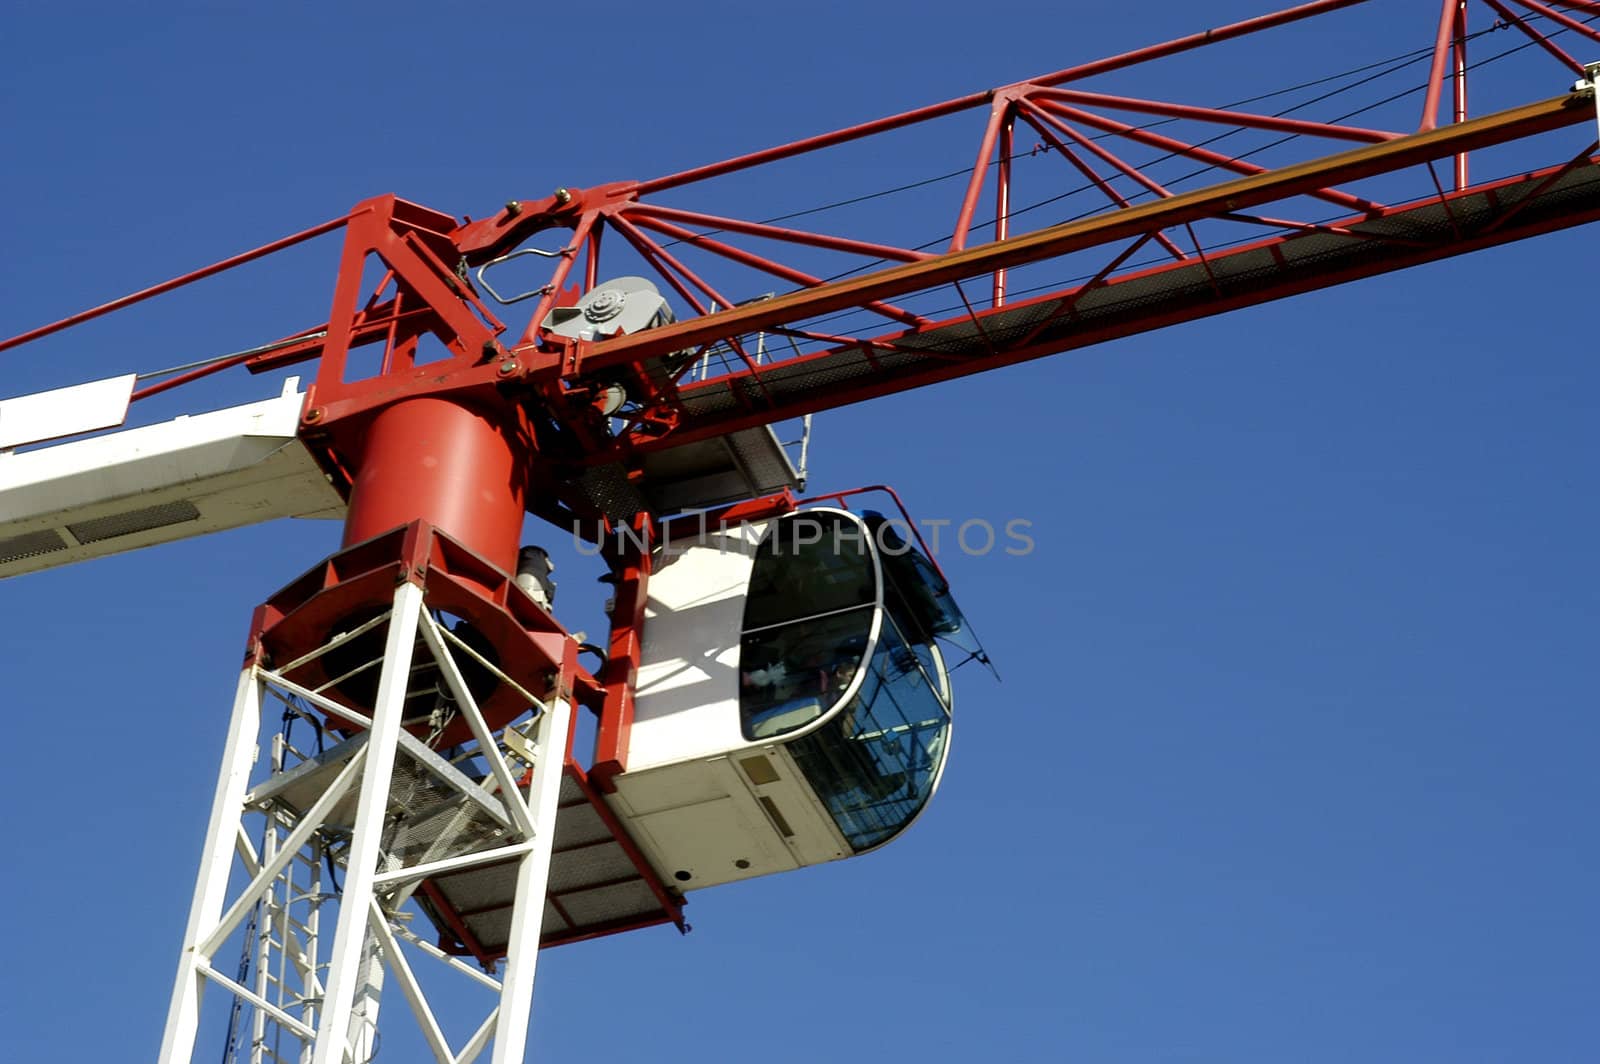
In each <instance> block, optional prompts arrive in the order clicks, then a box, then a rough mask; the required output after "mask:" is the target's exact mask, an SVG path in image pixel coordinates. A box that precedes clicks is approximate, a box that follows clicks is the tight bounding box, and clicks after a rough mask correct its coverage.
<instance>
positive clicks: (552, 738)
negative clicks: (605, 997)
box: [491, 698, 572, 1064]
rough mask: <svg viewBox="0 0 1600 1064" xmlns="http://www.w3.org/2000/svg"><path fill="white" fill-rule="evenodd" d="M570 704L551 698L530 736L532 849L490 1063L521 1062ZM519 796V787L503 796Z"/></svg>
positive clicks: (523, 871)
mask: <svg viewBox="0 0 1600 1064" xmlns="http://www.w3.org/2000/svg"><path fill="white" fill-rule="evenodd" d="M571 716H572V706H571V704H570V703H569V702H567V700H566V699H564V698H558V699H556V700H555V701H554V702H553V703H552V704H551V705H550V708H549V709H547V710H546V711H545V712H544V713H543V714H541V716H540V718H539V723H538V727H537V730H536V732H535V736H534V742H535V744H536V745H535V750H536V756H537V757H538V759H539V760H538V763H537V764H536V765H535V766H534V770H533V789H532V793H531V794H530V795H529V800H528V815H529V819H530V820H531V821H532V823H533V829H534V836H533V843H534V845H533V849H532V850H530V851H529V852H528V853H527V855H526V856H524V857H523V858H522V859H521V860H520V861H519V862H518V863H517V893H516V901H515V902H514V903H513V908H512V910H511V937H510V940H509V946H508V949H507V952H506V970H505V975H504V976H503V977H502V979H501V991H500V1010H499V1015H498V1016H497V1018H496V1020H495V1029H494V1055H493V1057H492V1058H491V1059H492V1060H493V1062H494V1064H522V1056H523V1050H524V1049H525V1048H526V1045H527V1040H528V1020H529V1017H530V1016H531V1015H532V1012H533V976H534V969H535V967H536V966H537V964H538V960H539V932H540V930H541V929H542V927H543V924H544V901H545V892H546V889H547V888H548V885H549V881H550V858H551V850H552V848H553V846H554V843H555V834H556V807H557V806H558V805H560V803H561V776H562V772H563V771H564V768H565V765H564V761H565V752H566V748H567V728H568V726H569V722H570V719H571ZM504 797H505V799H506V800H507V801H508V802H520V801H522V794H521V792H520V791H512V792H511V793H510V794H508V795H505V796H504Z"/></svg>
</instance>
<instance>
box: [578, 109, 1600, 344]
mask: <svg viewBox="0 0 1600 1064" xmlns="http://www.w3.org/2000/svg"><path fill="white" fill-rule="evenodd" d="M1593 106H1594V105H1593V103H1592V102H1591V101H1589V100H1588V99H1585V98H1583V97H1580V96H1575V95H1567V96H1558V97H1554V98H1552V99H1548V100H1543V101H1540V102H1538V103H1532V104H1526V105H1524V106H1522V107H1516V108H1512V109H1511V110H1508V111H1501V112H1499V113H1497V114H1492V115H1486V116H1484V117H1482V118H1476V119H1471V120H1469V121H1466V122H1461V123H1457V124H1453V125H1450V126H1444V127H1441V128H1439V129H1433V130H1429V131H1427V132H1425V133H1415V134H1411V135H1409V136H1406V137H1402V138H1399V139H1397V140H1391V141H1386V142H1384V143H1382V144H1373V145H1369V146H1364V147H1359V148H1354V149H1352V150H1350V151H1347V152H1341V153H1339V154H1337V155H1332V156H1329V157H1327V158H1324V159H1317V160H1313V161H1310V162H1304V163H1298V164H1295V165H1292V166H1287V167H1284V168H1282V169H1279V170H1273V171H1268V172H1265V173H1261V174H1256V175H1252V176H1247V177H1241V178H1238V179H1236V180H1233V181H1226V182H1222V183H1220V184H1217V185H1214V186H1211V187H1209V188H1203V189H1196V190H1194V191H1192V192H1185V193H1181V194H1178V195H1175V196H1172V197H1171V198H1169V199H1165V200H1161V201H1158V202H1153V203H1144V204H1139V205H1138V206H1134V207H1130V208H1128V209H1126V210H1118V211H1112V212H1107V213H1105V214H1101V215H1096V216H1095V217H1092V218H1085V219H1081V220H1079V221H1075V222H1068V223H1066V224H1064V225H1058V226H1052V227H1050V228H1047V229H1042V230H1039V231H1037V232H1034V233H1029V234H1026V235H1023V236H1018V237H1013V238H1011V239H1010V240H1005V241H996V242H993V243H989V244H983V245H980V246H978V247H975V248H969V249H967V250H965V251H958V252H953V253H949V254H945V255H940V256H937V257H935V258H932V259H928V260H926V261H923V262H914V263H907V264H905V265H902V266H894V267H890V268H888V269H885V270H880V271H878V272H875V273H871V274H865V275H862V276H859V277H853V278H848V279H845V280H842V281H836V282H833V283H831V284H823V285H818V286H816V287H812V288H807V289H803V290H800V291H796V292H789V293H785V294H783V295H779V296H776V297H774V298H772V299H769V300H765V301H763V302H761V303H756V304H749V305H746V306H741V307H735V308H733V309H731V310H726V311H723V312H721V313H718V314H712V315H709V316H707V317H704V318H698V319H695V320H692V321H683V322H678V323H676V324H673V325H667V326H664V327H662V328H659V329H650V330H647V331H645V332H641V333H636V334H634V335H632V336H625V337H619V338H616V339H612V340H607V341H603V342H600V343H596V344H592V345H586V346H585V347H584V348H582V349H581V350H580V354H579V358H578V371H579V372H594V371H598V370H601V369H605V368H608V367H611V366H617V365H623V364H627V363H635V362H641V361H643V360H645V359H648V358H654V357H659V356H661V355H664V354H667V353H669V352H672V351H678V350H682V349H684V348H694V347H698V346H700V345H702V344H707V343H714V342H716V341H719V340H724V339H726V338H728V337H730V336H740V335H743V334H745V333H748V332H757V331H760V330H763V329H771V328H772V327H773V326H778V325H784V324H789V323H793V322H798V321H803V320H805V319H807V318H810V317H814V316H816V315H819V314H826V313H829V312H832V311H837V310H845V309H850V308H855V307H859V306H862V305H863V304H866V303H870V302H874V301H882V300H885V299H892V298H895V297H897V296H903V295H907V294H909V293H912V292H918V291H923V290H926V289H929V288H933V287H937V286H939V285H943V284H948V283H950V282H951V281H958V280H962V279H964V278H969V277H974V276H978V275H981V274H985V273H993V272H994V271H995V270H997V269H1001V268H1006V267H1013V266H1021V265H1025V264H1027V263H1031V262H1040V261H1043V260H1046V259H1051V258H1055V257H1058V256H1061V255H1065V254H1068V253H1070V252H1074V251H1081V250H1084V249H1087V248H1091V247H1096V246H1099V245H1102V244H1105V243H1108V242H1113V241H1120V240H1124V239H1129V238H1132V237H1136V236H1140V235H1142V234H1144V233H1148V232H1153V231H1158V230H1161V229H1166V228H1170V227H1172V226H1177V225H1183V224H1185V223H1190V222H1196V221H1200V220H1203V219H1205V218H1215V217H1217V216H1219V215H1223V214H1226V213H1229V212H1235V211H1239V210H1243V209H1246V208H1249V207H1254V206H1257V205H1260V204H1265V203H1271V202H1274V201H1278V200H1282V199H1287V198H1289V197H1293V196H1297V195H1303V194H1307V193H1314V192H1316V191H1318V190H1321V189H1324V188H1326V187H1327V186H1329V185H1331V184H1336V183H1341V182H1345V181H1352V180H1358V179H1360V178H1365V177H1371V176H1374V175H1377V174H1383V173H1392V172H1394V171H1396V170H1402V169H1405V168H1406V167H1409V166H1414V165H1418V164H1422V163H1427V162H1429V161H1431V160H1433V159H1438V158H1441V157H1444V156H1449V155H1454V154H1456V153H1458V152H1462V151H1467V150H1471V149H1476V148H1482V147H1486V146H1489V145H1493V144H1502V143H1506V142H1508V141H1513V140H1517V139H1520V138H1524V137H1531V136H1534V135H1535V134H1539V133H1545V132H1548V131H1550V130H1555V129H1560V128H1562V127H1564V126H1569V125H1574V124H1577V123H1579V122H1582V121H1585V120H1592V118H1593V114H1594V111H1593ZM673 235H678V234H673Z"/></svg>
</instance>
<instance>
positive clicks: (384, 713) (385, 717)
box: [311, 581, 423, 1064]
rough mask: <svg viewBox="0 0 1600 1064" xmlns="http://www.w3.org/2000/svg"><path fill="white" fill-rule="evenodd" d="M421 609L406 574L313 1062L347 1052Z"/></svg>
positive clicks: (331, 1063) (329, 1062)
mask: <svg viewBox="0 0 1600 1064" xmlns="http://www.w3.org/2000/svg"><path fill="white" fill-rule="evenodd" d="M422 608H423V599H422V588H420V587H418V586H417V585H416V584H413V583H411V582H409V581H406V582H404V583H402V584H401V585H400V586H399V587H398V588H397V589H396V590H395V594H394V615H393V617H392V618H391V619H390V622H389V631H388V635H387V638H386V641H385V644H384V650H383V672H382V674H381V675H380V676H379V679H378V696H377V699H376V702H377V704H376V705H375V706H374V707H373V711H372V730H371V733H370V734H371V738H370V739H369V740H368V742H367V759H366V765H365V768H364V771H363V772H362V774H361V795H360V798H359V799H358V800H357V803H356V818H355V829H354V831H353V832H352V834H351V838H350V849H349V851H348V852H347V853H346V855H345V880H344V891H343V894H342V896H341V898H340V905H339V921H338V924H337V925H336V926H335V928H334V932H333V950H332V954H331V959H330V962H329V966H328V980H327V996H326V997H325V998H324V1000H323V1008H322V1015H321V1016H319V1017H318V1023H317V1043H316V1046H315V1048H314V1049H313V1051H312V1055H311V1064H343V1061H344V1058H345V1050H346V1035H347V1034H348V1032H349V1030H350V1016H351V1012H352V1010H353V1008H354V1005H355V999H356V993H357V990H358V989H359V987H358V985H357V984H358V982H359V981H360V974H361V968H362V963H361V962H362V952H363V947H364V945H365V941H366V932H367V906H368V905H369V904H370V903H371V901H372V898H373V886H374V884H373V877H374V876H376V875H377V872H378V859H379V856H380V855H379V844H380V843H381V842H382V837H383V826H384V820H385V817H386V814H387V811H388V807H389V780H390V777H391V776H392V775H393V773H394V759H395V748H396V747H397V746H398V745H399V736H400V725H401V723H402V721H403V719H404V717H405V700H406V683H407V681H408V680H409V679H410V677H411V654H412V650H413V648H414V646H415V644H416V638H417V623H418V620H419V618H420V616H421V614H422Z"/></svg>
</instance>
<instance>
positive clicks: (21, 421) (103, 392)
mask: <svg viewBox="0 0 1600 1064" xmlns="http://www.w3.org/2000/svg"><path fill="white" fill-rule="evenodd" d="M134 376H135V375H134V374H132V373H129V374H126V375H124V376H121V377H112V378H110V379H108V380H103V381H92V382H90V383H88V384H75V385H73V386H72V387H70V388H57V389H55V390H54V391H49V392H35V393H34V394H33V395H20V396H18V397H17V398H15V399H0V449H4V448H7V447H17V446H19V445H21V444H24V443H38V442H39V441H40V440H53V439H57V438H58V437H61V436H76V435H77V434H78V433H80V432H94V431H96V430H97V429H111V428H116V427H117V426H118V425H120V424H122V422H123V419H124V418H126V417H127V416H128V402H129V399H130V398H131V397H132V395H133V381H134Z"/></svg>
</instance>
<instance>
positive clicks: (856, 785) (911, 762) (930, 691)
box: [788, 617, 950, 852]
mask: <svg viewBox="0 0 1600 1064" xmlns="http://www.w3.org/2000/svg"><path fill="white" fill-rule="evenodd" d="M919 649H923V648H919V647H916V646H915V645H914V644H911V643H908V642H907V640H906V639H905V638H904V636H903V635H902V633H901V632H900V630H899V629H898V628H897V627H896V626H895V624H894V623H893V622H892V621H891V620H890V619H889V618H887V617H886V618H885V619H884V624H883V628H882V630H881V632H880V634H879V636H878V644H877V646H876V648H875V649H874V652H873V655H872V659H871V661H870V662H868V663H867V675H866V676H865V678H864V679H863V682H862V686H861V689H860V690H859V692H858V693H857V695H856V697H855V698H854V699H852V700H851V702H850V704H849V705H847V706H845V707H844V708H843V710H841V711H840V712H839V714H838V715H837V716H835V717H834V719H832V720H830V721H828V722H827V723H826V724H823V725H822V726H821V727H820V728H818V729H817V730H816V731H813V732H811V733H809V734H807V735H803V736H801V737H799V738H798V739H793V740H791V741H790V742H789V744H788V745H789V750H790V752H791V753H792V754H793V755H794V759H795V763H796V764H798V765H799V766H800V770H801V771H802V772H803V773H804V774H805V777H806V780H807V781H808V782H809V783H810V784H811V787H812V789H813V790H814V791H815V792H816V794H817V796H818V797H819V798H820V799H822V801H823V804H825V805H826V806H827V808H828V812H829V813H830V814H831V815H832V817H833V819H834V822H835V823H836V824H837V825H838V827H839V831H840V832H841V833H842V834H843V835H844V837H845V839H846V840H847V841H848V842H849V843H850V846H851V847H852V848H853V849H854V850H856V851H858V852H859V851H861V850H867V849H871V848H872V847H874V846H877V845H879V844H881V843H883V842H885V841H887V840H888V839H889V838H890V837H891V836H893V835H894V834H896V833H897V832H898V831H900V829H901V828H903V827H905V826H906V825H907V824H909V823H910V822H911V820H912V818H914V817H915V816H916V815H917V812H918V811H919V810H921V809H922V807H923V806H924V805H926V804H927V801H928V798H929V797H930V796H931V795H932V793H933V785H934V783H935V782H936V781H937V779H938V777H939V770H940V767H941V766H942V765H943V763H944V751H945V743H946V741H947V739H948V737H949V734H950V711H949V709H948V708H947V706H946V705H945V700H944V698H943V697H942V694H941V692H942V691H943V687H944V685H943V683H942V682H940V683H935V682H934V680H933V677H938V678H939V679H940V680H942V679H943V675H944V669H943V663H942V662H941V661H940V660H939V658H938V654H937V651H931V650H929V652H928V653H929V656H930V657H931V658H932V665H933V670H932V672H929V671H925V669H924V666H923V655H922V654H920V653H919Z"/></svg>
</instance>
